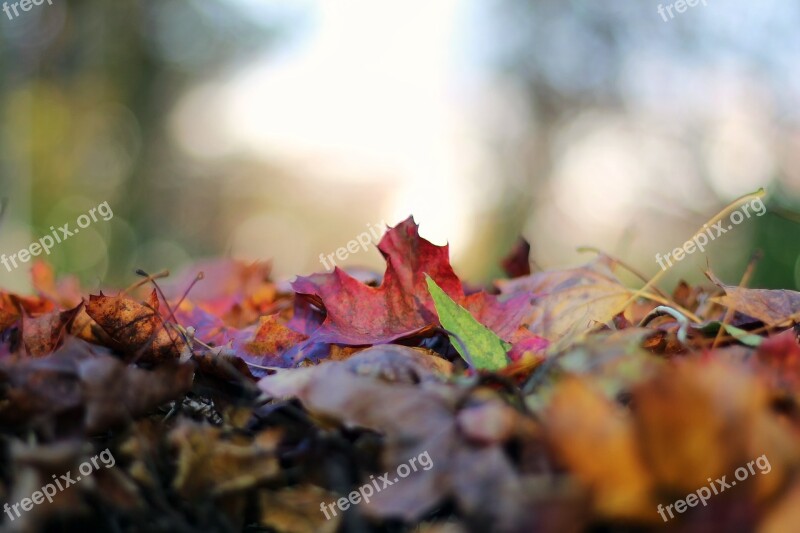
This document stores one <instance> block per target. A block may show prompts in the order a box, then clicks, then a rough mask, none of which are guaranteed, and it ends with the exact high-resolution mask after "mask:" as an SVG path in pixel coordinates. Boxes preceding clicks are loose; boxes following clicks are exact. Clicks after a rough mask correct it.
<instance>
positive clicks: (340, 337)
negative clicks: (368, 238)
mask: <svg viewBox="0 0 800 533" xmlns="http://www.w3.org/2000/svg"><path fill="white" fill-rule="evenodd" d="M378 250H379V251H380V253H381V254H382V255H383V257H384V258H385V259H386V273H385V274H384V276H383V282H382V283H381V285H380V286H378V287H371V286H369V285H366V284H364V283H362V282H360V281H358V280H356V279H355V278H353V277H352V276H350V275H349V274H347V273H346V272H344V271H343V270H341V269H339V268H336V269H335V270H334V271H333V272H332V273H331V274H314V275H312V276H308V277H298V278H297V280H296V281H294V283H292V287H293V288H294V290H295V291H296V292H297V293H298V294H299V295H305V297H306V298H308V300H310V302H311V303H313V304H314V305H316V306H318V307H319V308H320V309H322V310H324V312H325V320H324V321H323V322H322V324H321V325H320V326H319V328H317V329H316V330H315V331H313V333H312V334H311V339H309V340H310V341H313V342H327V343H334V344H348V345H365V344H380V343H387V342H391V341H393V340H396V339H399V338H402V337H408V336H411V335H413V334H416V333H419V332H421V331H422V330H424V329H427V328H430V327H435V326H438V325H439V321H438V318H437V314H436V309H435V307H434V304H433V300H432V299H431V297H430V295H429V294H428V288H427V284H426V282H425V274H428V275H429V276H431V277H432V278H433V279H434V281H436V283H437V284H438V285H439V286H440V287H441V288H442V289H443V290H444V291H445V292H446V293H447V294H448V295H449V296H450V297H451V298H453V300H455V301H456V302H458V303H459V304H461V305H463V306H464V307H466V308H467V309H469V310H470V311H471V312H472V313H473V314H474V315H475V317H476V318H477V319H478V320H479V321H480V322H482V323H483V324H484V325H486V326H487V327H489V328H490V329H492V330H493V331H494V332H495V333H497V334H498V335H499V336H501V337H503V338H511V337H513V335H514V333H515V332H516V331H517V329H518V328H519V325H520V322H521V321H522V320H523V318H524V317H525V316H526V315H527V311H528V306H529V305H530V303H529V297H528V295H524V294H523V295H520V294H517V295H514V296H513V297H511V298H508V299H505V300H501V299H500V298H498V297H496V296H494V295H491V294H487V293H485V292H478V293H474V294H471V295H469V296H468V297H467V296H465V295H464V288H463V286H462V284H461V280H460V279H459V278H458V276H456V274H455V272H453V268H452V267H451V266H450V261H449V257H448V255H449V247H448V245H445V246H436V245H434V244H432V243H431V242H429V241H427V240H425V239H423V238H422V237H420V236H419V226H418V225H417V224H416V223H415V222H414V218H413V217H409V218H407V219H406V220H404V221H403V222H401V223H400V224H398V225H397V226H395V227H394V228H390V229H389V231H388V232H387V233H386V235H384V237H383V238H382V239H381V241H380V243H379V244H378Z"/></svg>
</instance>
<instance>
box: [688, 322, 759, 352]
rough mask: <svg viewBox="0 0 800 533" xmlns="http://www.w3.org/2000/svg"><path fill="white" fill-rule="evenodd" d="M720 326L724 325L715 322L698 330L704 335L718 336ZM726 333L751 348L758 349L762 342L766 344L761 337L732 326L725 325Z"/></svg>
mask: <svg viewBox="0 0 800 533" xmlns="http://www.w3.org/2000/svg"><path fill="white" fill-rule="evenodd" d="M720 326H722V323H720V322H717V321H713V322H709V323H708V324H705V325H704V326H703V327H701V328H698V329H699V330H700V331H702V332H703V333H710V334H714V335H716V333H717V332H718V331H719V328H720ZM724 327H725V331H726V332H727V333H728V335H730V336H731V337H733V338H734V339H736V340H737V341H739V342H741V343H742V344H744V345H746V346H750V347H751V348H757V347H758V346H759V345H760V344H761V343H762V342H764V338H763V337H761V336H759V335H754V334H752V333H748V332H747V331H745V330H743V329H741V328H737V327H736V326H731V325H730V324H725V325H724Z"/></svg>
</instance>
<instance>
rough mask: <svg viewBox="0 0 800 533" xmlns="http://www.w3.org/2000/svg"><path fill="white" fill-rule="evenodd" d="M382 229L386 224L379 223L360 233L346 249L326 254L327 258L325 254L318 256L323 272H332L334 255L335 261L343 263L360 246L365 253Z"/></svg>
mask: <svg viewBox="0 0 800 533" xmlns="http://www.w3.org/2000/svg"><path fill="white" fill-rule="evenodd" d="M369 226H370V225H369V224H367V227H368V228H369ZM384 228H386V222H383V221H381V223H380V224H375V225H374V226H373V227H372V228H370V229H369V231H368V232H367V231H365V232H364V233H360V234H359V235H358V236H356V238H355V239H353V240H351V241H348V243H347V245H346V246H347V247H346V248H345V247H344V246H342V247H340V248H337V249H336V251H335V252H334V253H331V254H328V255H327V256H326V255H325V254H319V262H320V263H322V266H324V267H325V270H327V271H331V270H333V268H334V267H335V266H336V261H334V260H333V256H334V254H335V255H336V259H338V260H339V261H344V260H345V259H347V258H348V257H349V256H350V254H354V253H356V252H358V247H359V246H361V250H362V251H366V250H367V248H368V247H369V245H370V244H372V242H373V241H375V240H377V239H378V237H380V236H381V233H383V229H384ZM326 258H327V260H326ZM328 261H330V263H331V264H330V265H328Z"/></svg>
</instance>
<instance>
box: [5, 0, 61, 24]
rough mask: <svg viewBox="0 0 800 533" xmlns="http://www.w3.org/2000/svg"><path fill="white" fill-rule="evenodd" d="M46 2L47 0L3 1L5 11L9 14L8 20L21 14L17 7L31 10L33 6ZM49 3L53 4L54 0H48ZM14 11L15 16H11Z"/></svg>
mask: <svg viewBox="0 0 800 533" xmlns="http://www.w3.org/2000/svg"><path fill="white" fill-rule="evenodd" d="M44 2H45V0H21V1H20V2H12V3H11V4H9V3H8V2H3V12H4V13H5V14H6V15H7V16H8V20H14V17H18V16H19V11H18V10H17V8H19V9H21V10H22V11H30V10H31V8H32V7H33V6H40V5H42V4H44ZM47 3H48V4H50V5H51V6H52V5H53V0H47ZM12 11H13V12H14V16H11V12H12Z"/></svg>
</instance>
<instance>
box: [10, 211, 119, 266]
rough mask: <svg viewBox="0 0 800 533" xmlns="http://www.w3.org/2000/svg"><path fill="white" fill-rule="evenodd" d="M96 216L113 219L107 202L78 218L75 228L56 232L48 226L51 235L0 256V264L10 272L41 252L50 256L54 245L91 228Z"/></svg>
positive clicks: (106, 219) (64, 227)
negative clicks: (17, 250) (14, 251)
mask: <svg viewBox="0 0 800 533" xmlns="http://www.w3.org/2000/svg"><path fill="white" fill-rule="evenodd" d="M97 215H100V217H102V220H104V221H106V222H108V221H109V220H111V219H112V218H114V212H113V211H111V207H109V205H108V202H103V203H102V204H100V205H98V206H97V207H93V208H91V209H90V210H89V212H88V213H85V214H83V215H81V216H79V217H78V220H77V221H76V224H77V225H78V227H77V228H75V229H71V228H70V225H69V223H67V224H64V225H63V226H60V227H59V228H58V229H57V230H56V228H55V227H54V226H50V231H51V232H52V234H49V235H45V236H43V237H42V238H41V239H39V240H38V241H36V242H33V243H31V245H30V246H28V247H27V248H23V249H22V250H20V251H19V252H16V253H13V254H11V255H6V254H2V255H0V263H2V264H3V266H4V267H6V270H7V271H9V272H11V271H12V270H13V269H14V268H17V267H19V264H20V263H27V262H28V261H30V260H31V257H36V256H37V255H41V253H42V252H44V253H45V254H47V255H50V250H51V249H52V248H53V247H54V246H55V245H56V244H61V243H62V242H64V241H66V240H67V239H69V238H70V237H72V236H73V235H77V234H78V233H79V232H80V230H82V229H86V228H88V227H89V226H91V225H92V223H93V222H97V221H98V220H99V219H98V218H97ZM17 261H19V263H17Z"/></svg>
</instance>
